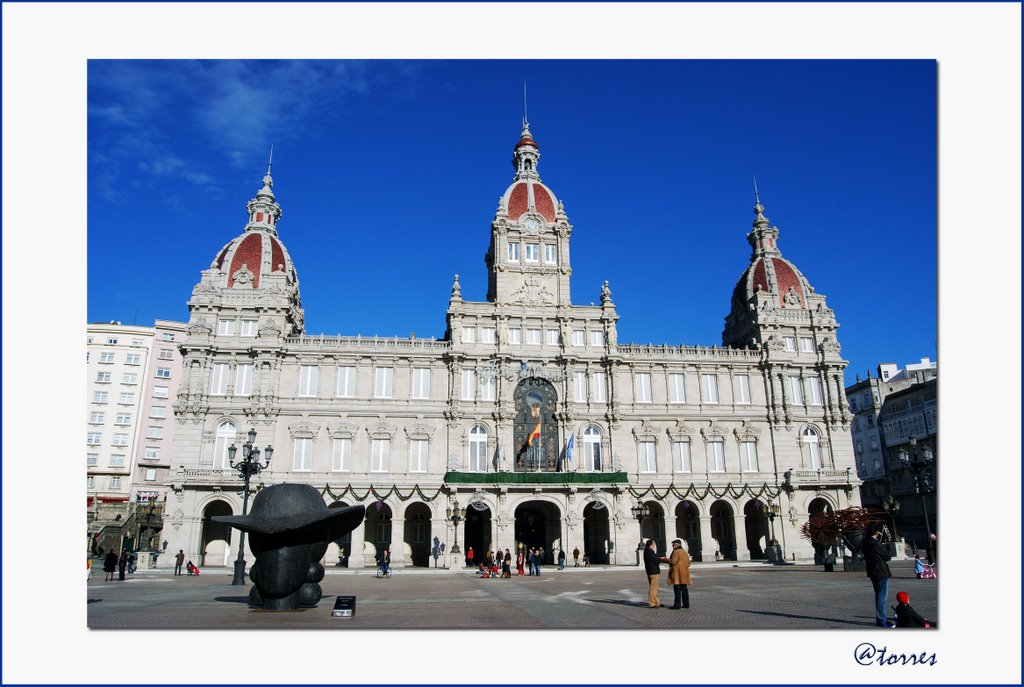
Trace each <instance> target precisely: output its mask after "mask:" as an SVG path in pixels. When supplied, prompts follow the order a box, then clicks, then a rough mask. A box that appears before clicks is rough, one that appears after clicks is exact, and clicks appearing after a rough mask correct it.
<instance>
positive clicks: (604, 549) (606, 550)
mask: <svg viewBox="0 0 1024 687" xmlns="http://www.w3.org/2000/svg"><path fill="white" fill-rule="evenodd" d="M570 543H572V542H570ZM611 546H612V541H611V529H610V527H609V523H608V507H607V506H605V505H604V504H603V503H602V502H600V501H594V502H593V503H588V504H587V507H586V508H584V509H583V553H585V554H586V555H587V556H588V557H589V559H590V562H591V563H603V564H607V563H608V562H609V561H610V556H611Z"/></svg>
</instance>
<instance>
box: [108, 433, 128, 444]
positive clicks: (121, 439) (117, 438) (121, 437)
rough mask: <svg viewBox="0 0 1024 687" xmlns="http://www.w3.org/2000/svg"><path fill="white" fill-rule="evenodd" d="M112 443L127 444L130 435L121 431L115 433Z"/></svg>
mask: <svg viewBox="0 0 1024 687" xmlns="http://www.w3.org/2000/svg"><path fill="white" fill-rule="evenodd" d="M110 443H111V444H113V445H114V446H127V445H128V435H127V434H121V433H118V434H115V435H114V439H113V441H111V442H110Z"/></svg>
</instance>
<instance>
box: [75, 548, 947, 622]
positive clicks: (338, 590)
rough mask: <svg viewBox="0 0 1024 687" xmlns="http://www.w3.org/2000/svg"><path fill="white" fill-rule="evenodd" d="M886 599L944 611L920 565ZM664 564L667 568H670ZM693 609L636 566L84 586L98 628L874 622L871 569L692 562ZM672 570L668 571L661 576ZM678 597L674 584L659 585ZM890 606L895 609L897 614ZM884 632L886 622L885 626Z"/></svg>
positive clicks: (166, 573)
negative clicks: (302, 599) (280, 607)
mask: <svg viewBox="0 0 1024 687" xmlns="http://www.w3.org/2000/svg"><path fill="white" fill-rule="evenodd" d="M891 567H892V569H893V573H894V577H893V579H892V580H890V583H889V602H890V605H894V604H895V603H896V592H897V591H906V592H908V593H909V594H910V598H911V603H912V604H913V606H914V607H915V608H916V609H917V610H918V612H920V613H921V614H922V615H924V616H926V617H928V618H930V619H933V620H935V619H937V618H938V608H937V606H938V599H937V596H938V587H937V581H936V580H918V579H916V578H915V576H914V573H913V564H912V562H908V561H897V562H893V563H892V564H891ZM662 569H663V571H664V570H665V569H666V566H662ZM692 575H693V585H691V586H690V601H691V608H690V609H683V610H671V609H669V608H660V609H649V608H647V586H646V579H645V576H644V574H643V572H642V571H641V570H640V569H639V568H636V567H612V568H598V567H594V568H571V567H570V568H566V569H565V570H563V571H558V570H557V569H555V568H554V567H546V568H544V569H543V570H542V575H541V576H540V577H515V576H513V578H512V579H510V580H505V579H481V578H479V577H478V576H477V575H476V574H475V573H473V572H472V571H459V572H449V571H446V570H433V569H396V570H395V571H394V575H393V576H392V577H391V579H377V578H376V577H375V576H374V570H372V569H362V570H337V569H334V570H329V571H328V574H327V576H326V577H325V578H324V580H323V582H321V587H322V588H323V590H324V598H323V599H321V601H320V603H319V604H318V605H317V606H316V607H315V608H308V609H302V610H299V611H293V612H283V613H272V612H267V611H263V610H260V609H251V608H249V607H248V605H247V603H246V602H247V599H248V590H249V585H248V584H247V585H246V586H244V587H242V586H232V585H231V571H230V569H225V568H208V569H206V570H204V571H203V574H201V575H200V576H198V577H189V576H187V575H182V576H179V577H175V576H173V575H172V574H171V572H170V570H155V571H145V572H143V571H139V572H137V573H136V574H135V575H133V576H130V577H129V579H127V580H126V581H124V582H117V581H114V582H104V581H103V573H102V571H98V572H97V573H94V574H93V577H92V579H91V580H90V581H89V583H88V589H87V594H88V606H87V611H88V626H89V627H90V628H92V629H128V628H152V629H238V628H265V629H278V630H279V629H315V628H340V627H348V628H353V629H355V628H359V629H435V628H437V629H440V628H444V629H489V628H500V629H517V628H518V629H525V628H550V629H576V630H579V629H629V628H637V629H643V628H679V629H681V630H686V629H698V628H699V629H824V628H836V629H865V628H870V629H874V613H873V609H872V603H873V596H872V592H871V583H870V581H869V580H868V579H867V577H865V575H864V573H862V572H859V573H854V572H849V573H848V572H841V571H840V570H837V571H836V572H832V573H826V572H824V571H823V570H822V568H821V566H810V565H789V566H781V567H780V566H770V565H762V564H756V563H755V564H740V565H736V564H731V563H707V564H695V565H694V566H693V569H692ZM664 577H665V574H664V572H663V574H662V578H663V579H664ZM336 595H354V596H356V598H357V605H356V614H355V616H354V617H352V618H334V617H331V609H332V608H333V606H334V597H335V596H336ZM661 601H662V603H663V604H665V605H666V606H668V605H671V603H672V588H671V587H669V586H668V585H666V584H662V586H661ZM890 613H891V611H890ZM878 631H879V632H883V630H878Z"/></svg>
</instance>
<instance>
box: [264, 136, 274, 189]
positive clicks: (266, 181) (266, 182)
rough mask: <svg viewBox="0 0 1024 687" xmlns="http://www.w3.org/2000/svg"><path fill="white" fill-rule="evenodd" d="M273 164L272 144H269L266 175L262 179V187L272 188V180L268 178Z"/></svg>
mask: <svg viewBox="0 0 1024 687" xmlns="http://www.w3.org/2000/svg"><path fill="white" fill-rule="evenodd" d="M273 164H274V144H273V143H271V144H270V157H269V158H268V159H267V173H266V175H264V177H263V185H264V186H267V187H273V185H274V178H273V177H271V176H270V168H271V167H272V166H273Z"/></svg>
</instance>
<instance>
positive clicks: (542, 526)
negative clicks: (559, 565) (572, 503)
mask: <svg viewBox="0 0 1024 687" xmlns="http://www.w3.org/2000/svg"><path fill="white" fill-rule="evenodd" d="M515 518H516V524H515V536H516V546H517V547H518V546H519V545H520V544H522V545H523V546H524V547H526V548H527V549H534V548H542V549H544V558H543V562H544V563H546V564H550V563H554V562H555V557H556V556H557V555H558V547H560V546H562V517H561V512H560V511H559V510H558V507H557V506H556V505H555V504H553V503H549V502H547V501H527V502H526V503H523V504H520V505H519V506H518V507H516V512H515ZM567 555H568V552H567Z"/></svg>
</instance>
